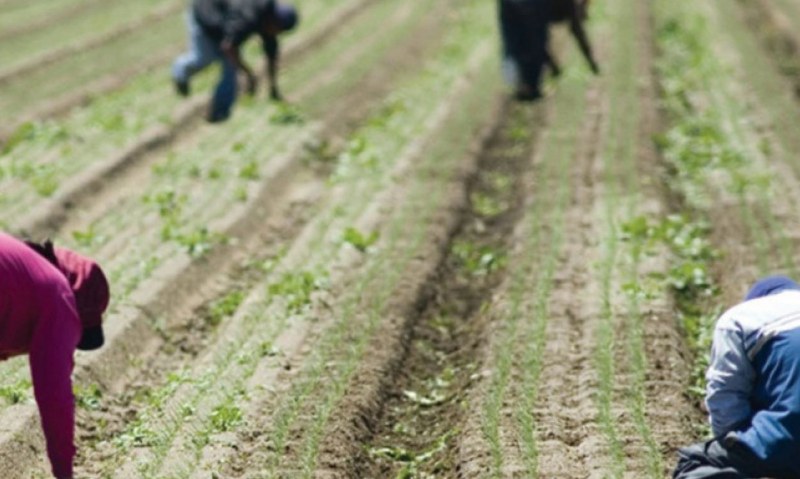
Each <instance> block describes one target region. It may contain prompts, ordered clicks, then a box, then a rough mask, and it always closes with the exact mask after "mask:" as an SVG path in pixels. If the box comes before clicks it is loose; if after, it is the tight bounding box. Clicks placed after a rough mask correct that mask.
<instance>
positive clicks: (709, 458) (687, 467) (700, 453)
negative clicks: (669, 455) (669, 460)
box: [672, 441, 746, 479]
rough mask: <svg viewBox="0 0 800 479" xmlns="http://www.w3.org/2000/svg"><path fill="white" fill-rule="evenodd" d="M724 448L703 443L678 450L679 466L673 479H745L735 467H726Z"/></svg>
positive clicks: (716, 444)
mask: <svg viewBox="0 0 800 479" xmlns="http://www.w3.org/2000/svg"><path fill="white" fill-rule="evenodd" d="M724 459H725V458H724V448H722V447H721V446H720V445H719V443H718V442H717V441H709V442H701V443H698V444H693V445H691V446H689V447H684V448H682V449H680V450H678V465H677V466H676V467H675V470H674V471H673V472H672V478H673V479H745V478H746V476H744V475H742V474H741V472H739V471H737V470H736V469H735V468H734V467H732V466H729V465H726V464H725V460H724Z"/></svg>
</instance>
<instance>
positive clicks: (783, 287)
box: [744, 275, 800, 301]
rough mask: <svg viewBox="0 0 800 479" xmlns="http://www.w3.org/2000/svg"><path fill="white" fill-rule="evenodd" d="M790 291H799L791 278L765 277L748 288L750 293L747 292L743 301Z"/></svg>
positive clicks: (799, 286) (799, 287) (799, 288)
mask: <svg viewBox="0 0 800 479" xmlns="http://www.w3.org/2000/svg"><path fill="white" fill-rule="evenodd" d="M792 289H794V290H800V285H798V284H797V283H795V282H794V280H792V279H791V278H788V277H786V276H779V275H778V276H767V277H765V278H761V279H759V280H758V281H756V282H755V283H753V286H752V287H751V288H750V291H748V292H747V296H745V297H744V300H745V301H748V300H751V299H755V298H761V297H762V296H769V295H770V294H775V293H780V292H782V291H787V290H792Z"/></svg>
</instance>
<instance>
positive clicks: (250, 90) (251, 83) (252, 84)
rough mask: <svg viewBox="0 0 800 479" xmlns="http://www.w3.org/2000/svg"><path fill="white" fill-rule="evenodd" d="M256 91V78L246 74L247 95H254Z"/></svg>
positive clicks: (249, 73)
mask: <svg viewBox="0 0 800 479" xmlns="http://www.w3.org/2000/svg"><path fill="white" fill-rule="evenodd" d="M256 90H258V78H257V77H256V76H255V75H254V74H253V73H252V72H248V73H247V94H248V95H251V96H252V95H255V94H256Z"/></svg>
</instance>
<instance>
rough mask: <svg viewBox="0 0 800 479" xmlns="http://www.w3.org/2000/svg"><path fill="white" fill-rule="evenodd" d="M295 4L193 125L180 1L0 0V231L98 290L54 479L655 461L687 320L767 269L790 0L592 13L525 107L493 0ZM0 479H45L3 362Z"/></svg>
mask: <svg viewBox="0 0 800 479" xmlns="http://www.w3.org/2000/svg"><path fill="white" fill-rule="evenodd" d="M296 5H297V6H298V8H299V10H300V12H301V15H302V21H301V23H300V27H299V28H298V30H297V31H296V32H293V33H291V34H289V35H287V36H286V38H285V41H283V42H282V51H283V57H282V60H281V72H280V82H281V85H282V88H283V91H284V94H285V96H286V97H287V101H286V102H285V103H276V102H269V101H268V100H267V99H266V95H265V94H264V92H263V90H264V86H263V85H262V91H261V92H260V93H259V94H258V95H256V97H255V98H251V97H247V96H244V97H241V98H240V99H239V101H238V103H237V105H236V108H235V110H234V114H233V116H232V117H231V119H230V120H229V121H227V122H225V123H223V124H214V125H211V124H207V123H205V122H204V121H203V120H202V118H203V114H204V112H205V111H206V108H207V103H208V96H209V92H210V91H211V89H212V88H213V85H214V83H215V81H216V75H217V71H216V69H215V67H212V68H209V70H208V71H206V72H203V73H202V74H200V75H198V76H197V77H195V78H194V79H193V82H192V91H193V93H192V95H191V96H190V97H189V98H180V97H178V96H177V95H176V94H175V92H174V89H173V85H172V84H171V82H170V81H169V65H170V63H171V61H172V59H173V58H174V57H175V55H177V54H178V53H180V52H181V51H182V50H183V49H184V48H185V42H186V39H185V37H186V32H185V25H184V21H185V20H184V16H185V8H186V2H185V1H183V0H181V1H176V0H139V1H135V2H131V1H124V0H106V1H99V0H37V1H35V2H29V1H24V0H0V112H2V113H0V227H2V230H3V231H7V232H10V233H12V234H15V235H17V236H20V237H30V238H34V239H43V238H47V237H49V238H52V239H53V240H54V241H55V243H56V244H57V245H62V246H66V247H69V248H73V249H76V250H78V251H80V252H82V253H85V254H86V255H88V256H91V257H93V258H95V259H96V260H97V261H98V262H99V263H100V264H101V265H102V266H103V268H104V270H105V272H106V274H107V276H108V278H109V280H110V282H111V288H112V302H111V305H110V308H109V311H108V313H107V315H106V319H105V330H106V345H105V346H104V348H102V349H101V350H99V351H97V352H90V353H84V352H78V353H77V354H76V367H75V372H74V378H73V380H74V391H75V398H76V404H77V417H76V422H77V431H76V442H77V448H78V456H77V458H76V463H75V468H76V474H75V477H76V478H81V479H83V478H87V479H111V478H114V479H139V478H142V479H156V478H163V479H178V478H184V479H201V478H206V479H209V478H220V479H222V478H225V479H227V478H242V479H244V478H247V479H257V478H339V477H352V478H456V477H458V478H528V477H538V478H543V479H551V478H558V479H565V478H566V479H583V478H592V479H601V478H615V479H623V478H625V479H627V478H630V479H633V478H636V479H641V478H665V477H669V472H670V470H671V468H672V467H673V466H674V464H675V459H676V454H675V453H676V450H677V448H679V447H681V446H684V445H688V444H689V443H692V442H695V441H698V440H700V439H702V438H704V437H708V435H709V430H708V427H707V425H706V424H707V423H706V419H705V413H704V412H703V406H702V398H703V386H704V382H703V381H704V379H703V374H704V371H705V368H706V366H707V361H708V350H709V347H710V338H711V336H710V334H711V331H712V328H713V325H714V321H715V319H716V317H717V316H718V315H719V313H720V312H721V310H722V309H724V308H725V307H727V306H730V305H732V304H734V303H736V302H737V301H738V300H739V299H740V298H741V297H742V296H743V294H744V293H745V291H746V289H747V287H748V286H749V285H750V284H751V283H752V281H753V280H755V279H756V278H757V277H759V276H761V275H765V274H772V273H784V274H788V275H790V276H794V277H796V278H800V266H798V265H800V257H799V256H800V253H798V252H800V221H798V220H800V156H799V155H798V153H800V135H798V134H797V125H799V124H800V34H799V33H797V32H798V31H800V3H797V2H796V1H794V0H774V1H769V0H708V1H703V2H685V1H674V0H653V1H649V2H642V1H633V0H605V1H602V2H594V3H593V4H592V10H591V12H590V21H589V23H588V29H589V34H590V36H591V37H592V40H593V43H594V47H595V50H596V51H597V55H598V59H599V63H600V64H601V69H602V72H601V74H600V75H599V76H594V75H592V74H591V72H590V71H589V69H588V67H586V66H585V65H584V63H583V61H582V58H581V56H580V54H579V52H578V51H577V48H576V47H575V46H574V41H573V40H572V38H571V37H570V36H569V32H568V31H567V30H566V29H565V28H563V27H557V28H555V29H554V31H553V35H552V43H553V50H554V51H555V52H556V56H558V57H559V58H560V59H561V62H562V63H563V66H564V71H563V72H562V75H561V76H560V77H558V78H548V80H547V82H546V94H545V98H544V99H543V100H541V101H537V102H535V103H518V102H514V101H513V100H511V98H510V94H509V91H508V88H507V87H506V86H505V85H504V84H503V81H502V75H501V71H500V70H501V68H500V58H499V51H500V46H499V34H498V31H497V24H496V23H497V20H496V5H495V2H491V1H481V0H441V1H437V2H430V1H427V0H296ZM251 43H257V42H251ZM246 55H247V56H248V57H249V58H250V60H251V61H252V63H253V64H254V65H258V69H259V70H260V69H261V62H262V60H261V58H260V56H261V55H260V48H259V46H258V45H255V44H254V45H249V46H248V48H247V51H246ZM0 470H2V471H3V474H2V477H4V478H9V479H34V478H46V477H50V475H49V464H48V462H47V457H46V453H45V450H44V440H43V436H42V432H41V428H40V426H39V418H38V411H37V408H36V404H35V402H34V400H33V395H32V390H31V379H30V375H29V372H28V365H27V359H26V358H25V357H18V358H14V359H11V360H9V361H6V362H3V363H0Z"/></svg>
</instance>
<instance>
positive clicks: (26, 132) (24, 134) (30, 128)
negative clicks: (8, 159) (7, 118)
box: [2, 122, 40, 155]
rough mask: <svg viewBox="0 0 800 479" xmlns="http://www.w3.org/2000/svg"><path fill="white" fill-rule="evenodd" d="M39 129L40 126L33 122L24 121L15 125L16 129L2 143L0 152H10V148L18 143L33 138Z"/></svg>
mask: <svg viewBox="0 0 800 479" xmlns="http://www.w3.org/2000/svg"><path fill="white" fill-rule="evenodd" d="M39 130H40V126H39V125H38V124H36V123H33V122H26V123H23V124H22V125H20V126H19V127H17V129H16V130H14V132H13V133H12V134H11V136H9V138H8V140H6V142H5V144H4V145H3V150H2V153H3V154H4V155H5V154H8V153H11V150H13V149H14V148H16V147H17V145H19V144H20V143H23V142H25V141H31V140H33V139H34V138H35V137H36V136H37V134H38V132H39Z"/></svg>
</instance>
